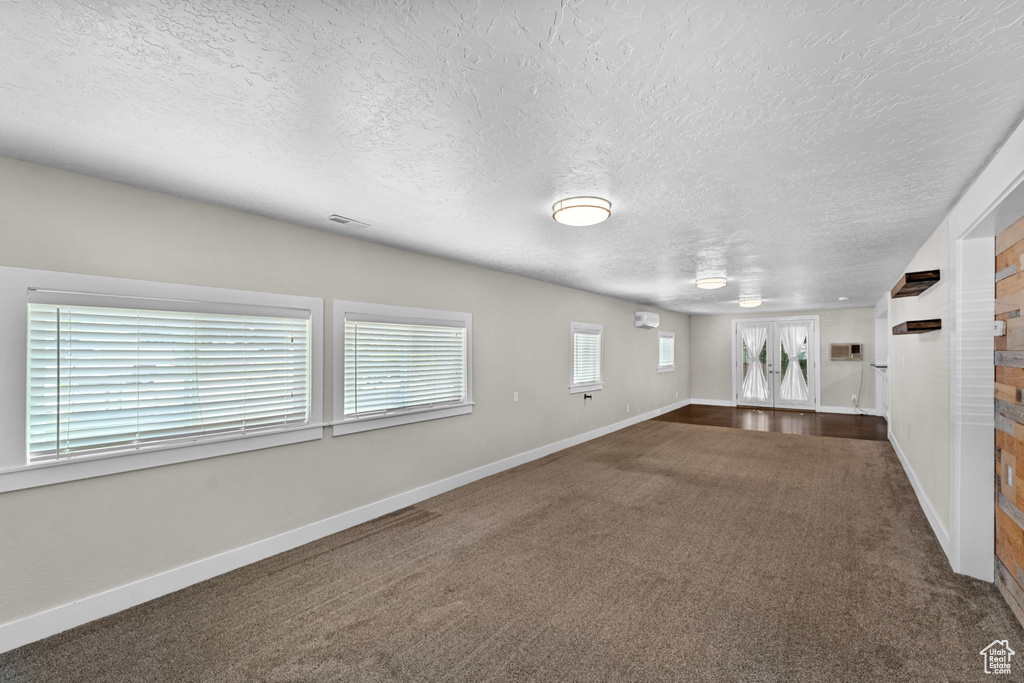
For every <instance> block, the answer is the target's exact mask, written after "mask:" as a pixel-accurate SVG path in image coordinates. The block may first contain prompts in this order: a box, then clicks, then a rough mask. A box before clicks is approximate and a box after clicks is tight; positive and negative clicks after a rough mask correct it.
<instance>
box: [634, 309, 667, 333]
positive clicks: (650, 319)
mask: <svg viewBox="0 0 1024 683" xmlns="http://www.w3.org/2000/svg"><path fill="white" fill-rule="evenodd" d="M633 315H634V316H636V317H635V319H634V321H633V324H634V325H636V326H637V327H642V328H644V329H645V330H653V329H654V328H655V327H657V326H658V323H660V322H661V318H660V317H658V314H657V313H650V312H648V311H637V312H636V313H634V314H633Z"/></svg>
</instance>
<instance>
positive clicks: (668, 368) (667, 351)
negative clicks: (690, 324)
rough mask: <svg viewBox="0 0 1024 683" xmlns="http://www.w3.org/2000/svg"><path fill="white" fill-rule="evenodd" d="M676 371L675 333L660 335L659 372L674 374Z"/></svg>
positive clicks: (661, 333) (660, 333) (662, 333)
mask: <svg viewBox="0 0 1024 683" xmlns="http://www.w3.org/2000/svg"><path fill="white" fill-rule="evenodd" d="M675 369H676V334H675V332H659V333H658V372H672V371H673V370H675Z"/></svg>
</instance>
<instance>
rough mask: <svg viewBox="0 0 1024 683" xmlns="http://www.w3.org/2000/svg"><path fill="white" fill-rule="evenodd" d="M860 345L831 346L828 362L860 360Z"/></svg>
mask: <svg viewBox="0 0 1024 683" xmlns="http://www.w3.org/2000/svg"><path fill="white" fill-rule="evenodd" d="M860 348H861V346H860V344H832V345H831V346H830V348H829V354H828V359H829V360H860Z"/></svg>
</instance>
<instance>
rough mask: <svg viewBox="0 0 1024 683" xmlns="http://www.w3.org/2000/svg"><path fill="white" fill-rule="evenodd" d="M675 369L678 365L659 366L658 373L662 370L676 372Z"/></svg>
mask: <svg viewBox="0 0 1024 683" xmlns="http://www.w3.org/2000/svg"><path fill="white" fill-rule="evenodd" d="M675 371H676V366H674V365H666V366H665V367H662V368H658V373H659V374H660V373H662V372H675Z"/></svg>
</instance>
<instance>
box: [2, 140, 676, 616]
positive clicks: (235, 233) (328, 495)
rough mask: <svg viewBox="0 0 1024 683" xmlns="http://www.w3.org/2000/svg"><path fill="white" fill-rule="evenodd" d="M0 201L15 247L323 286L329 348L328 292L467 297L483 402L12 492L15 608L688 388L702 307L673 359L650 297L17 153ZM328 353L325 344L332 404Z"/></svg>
mask: <svg viewBox="0 0 1024 683" xmlns="http://www.w3.org/2000/svg"><path fill="white" fill-rule="evenodd" d="M0 207H2V208H0V233H2V234H3V235H4V242H3V249H2V250H0V265H8V266H18V267H25V268H38V269H45V270H58V271H67V272H76V273H87V274H96V275H107V276H115V277H128V278H139V279H146V280H156V281H165V282H173V283H184V284H194V285H206V286H215V287H229V288H235V289H246V290H253V291H265V292H279V293H286V294H299V295H305V296H316V297H323V298H324V299H325V304H326V307H325V308H326V310H325V315H326V319H327V325H326V333H325V340H324V348H325V349H330V348H331V324H330V318H331V306H330V300H331V299H348V300H356V301H368V302H375V303H384V304H395V305H402V306H416V307H424V308H436V309H446V310H455V311H466V312H470V313H472V314H473V329H474V339H473V354H474V367H473V372H474V374H473V381H474V394H475V395H474V398H475V400H476V402H477V406H476V409H475V411H474V413H473V414H472V415H467V416H460V417H454V418H448V419H441V420H434V421H430V422H421V423H417V424H412V425H405V426H400V427H393V428H390V429H384V430H376V431H371V432H365V433H361V434H354V435H349V436H343V437H336V438H333V437H331V436H329V430H325V436H324V438H323V439H321V440H319V441H313V442H309V443H304V444H299V445H295V446H287V447H281V448H272V449H266V450H261V451H252V452H248V453H241V454H237V455H228V456H223V457H219V458H212V459H208V460H202V461H196V462H188V463H182V464H178V465H171V466H166V467H160V468H153V469H147V470H141V471H136V472H129V473H124V474H118V475H112V476H106V477H99V478H93V479H87V480H82V481H75V482H69V483H64V484H57V485H52V486H46V487H40V488H34V489H27V490H22V491H14V492H11V493H4V494H0V519H2V520H3V523H2V524H0V548H2V549H3V552H0V577H3V579H2V580H0V624H3V623H7V622H10V621H13V620H16V619H19V618H21V617H25V616H28V615H31V614H34V613H38V612H40V611H42V610H46V609H48V608H52V607H56V606H59V605H62V604H66V603H69V602H71V601H74V600H77V599H80V598H84V597H86V596H89V595H93V594H96V593H98V592H100V591H104V590H107V589H111V588H115V587H118V586H122V585H124V584H127V583H129V582H132V581H136V580H139V579H144V578H146V577H149V576H153V575H155V574H157V573H159V572H163V571H166V570H169V569H172V568H175V567H179V566H182V565H184V564H187V563H190V562H193V561H196V560H199V559H202V558H206V557H210V556H213V555H215V554H218V553H221V552H225V551H228V550H231V549H234V548H237V547H241V546H243V545H246V544H249V543H253V542H256V541H259V540H262V539H265V538H268V537H270V536H273V535H276V534H280V533H283V532H286V531H289V530H291V529H295V528H298V527H301V526H304V525H306V524H310V523H312V522H315V521H318V520H322V519H326V518H328V517H331V516H334V515H337V514H340V513H342V512H345V511H348V510H352V509H354V508H357V507H359V506H362V505H365V504H368V503H371V502H374V501H377V500H381V499H383V498H387V497H389V496H393V495H396V494H398V493H401V492H404V491H408V490H410V489H413V488H416V487H418V486H422V485H425V484H428V483H432V482H435V481H438V480H441V479H444V478H446V477H450V476H453V475H456V474H459V473H462V472H465V471H467V470H470V469H473V468H476V467H479V466H482V465H486V464H488V463H492V462H494V461H497V460H500V459H502V458H506V457H509V456H512V455H516V454H519V453H523V452H525V451H529V450H531V449H534V448H538V447H541V446H544V445H547V444H550V443H554V442H557V441H559V440H562V439H565V438H569V437H571V436H574V435H577V434H582V433H585V432H588V431H590V430H593V429H597V428H600V427H602V426H606V425H610V424H613V423H616V422H619V421H621V420H624V419H626V418H628V417H631V416H632V415H635V414H637V413H642V412H645V411H650V410H653V409H657V408H660V407H663V406H666V405H669V404H672V403H674V402H676V401H679V400H684V399H686V398H688V397H689V362H688V348H687V346H688V341H687V340H689V339H690V330H689V318H688V316H686V315H680V314H675V313H668V312H665V311H660V313H661V328H660V329H661V330H665V331H671V332H675V333H676V354H677V368H678V369H677V371H676V372H671V373H664V374H658V373H657V372H656V366H657V354H658V339H657V330H640V329H636V328H635V327H634V326H633V312H634V311H635V310H638V309H640V308H643V309H649V307H640V306H637V305H635V304H632V303H628V302H625V301H619V300H615V299H610V298H607V297H602V296H597V295H593V294H587V293H584V292H581V291H577V290H572V289H567V288H564V287H558V286H554V285H549V284H545V283H542V282H538V281H535V280H530V279H526V278H522V277H515V276H511V275H507V274H502V273H498V272H494V271H490V270H485V269H483V268H478V267H473V266H469V265H465V264H460V263H455V262H451V261H445V260H442V259H437V258H432V257H428V256H423V255H419V254H414V253H411V252H407V251H402V250H398V249H394V248H390V247H386V246H382V245H378V244H374V243H370V242H365V241H360V240H356V239H350V238H347V237H343V236H339V235H336V234H331V233H327V232H321V231H316V230H310V229H307V228H302V227H297V226H294V225H290V224H286V223H282V222H278V221H274V220H271V219H267V218H261V217H257V216H253V215H249V214H244V213H240V212H237V211H231V210H227V209H223V208H218V207H215V206H211V205H207V204H202V203H198V202H194V201H189V200H184V199H180V198H176V197H171V196H167V195H163V194H158V193H154V192H149V191H145V190H141V189H137V188H133V187H129V186H126V185H120V184H116V183H112V182H106V181H102V180H97V179H94V178H90V177H86V176H82V175H76V174H73V173H68V172H63V171H57V170H54V169H50V168H46V167H43V166H37V165H32V164H27V163H24V162H20V161H15V160H12V159H5V158H0ZM424 228H425V229H429V226H424ZM552 229H557V226H554V225H553V227H552ZM571 321H579V322H590V323H601V324H603V325H604V328H605V367H604V370H605V388H604V389H603V390H602V391H597V392H593V393H594V398H593V400H592V401H588V402H586V403H584V400H583V397H582V396H581V395H570V394H569V391H568V383H569V323H570V322H571ZM331 367H332V363H331V359H330V355H329V354H327V357H326V362H325V371H326V378H325V387H324V414H325V415H330V414H331V387H332V382H331V375H330V373H331ZM514 391H518V392H519V396H520V402H519V403H513V402H512V392H514ZM627 404H629V406H630V412H629V413H627V412H626V406H627ZM4 409H5V410H20V408H19V407H18V406H10V405H8V406H5V407H4Z"/></svg>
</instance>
